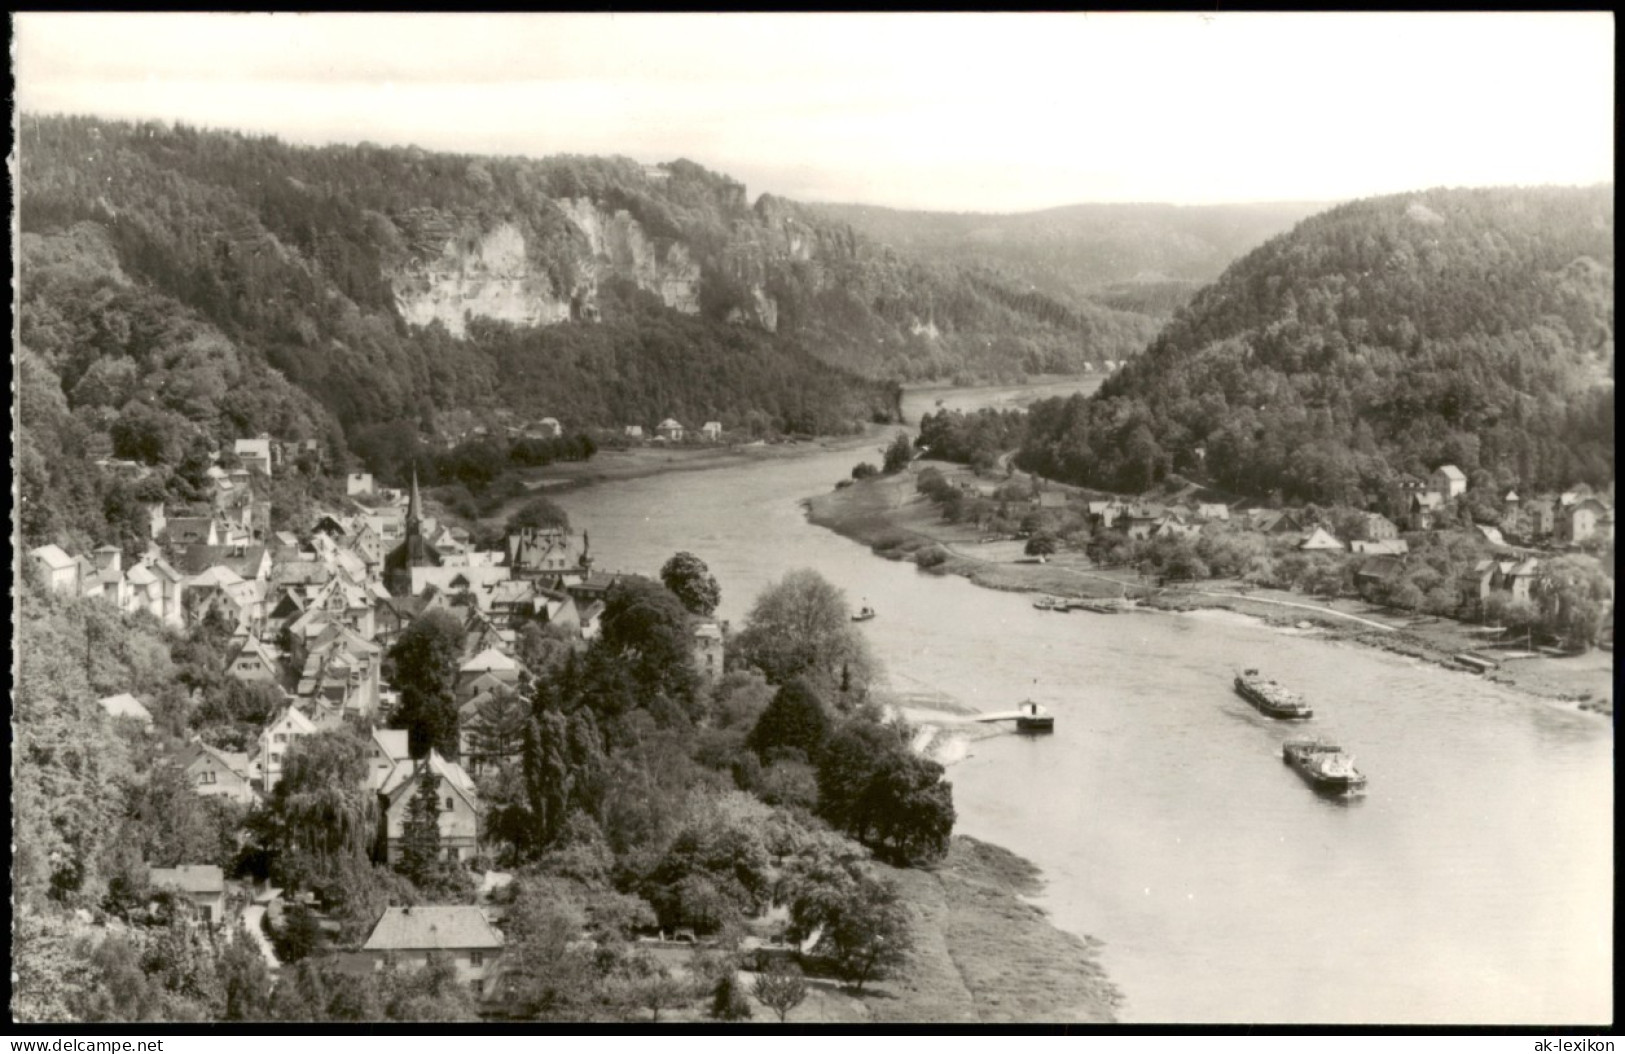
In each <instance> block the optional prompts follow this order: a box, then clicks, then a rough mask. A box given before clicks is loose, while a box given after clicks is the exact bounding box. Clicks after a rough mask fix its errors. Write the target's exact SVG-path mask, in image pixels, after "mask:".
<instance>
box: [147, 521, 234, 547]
mask: <svg viewBox="0 0 1625 1054" xmlns="http://www.w3.org/2000/svg"><path fill="white" fill-rule="evenodd" d="M159 541H161V542H162V543H163V544H164V545H166V546H181V545H207V546H216V545H219V544H220V524H219V522H218V521H216V520H215V518H214V517H213V516H171V517H170V518H169V519H168V520H166V521H165V523H164V529H163V531H162V533H161V535H160V537H159Z"/></svg>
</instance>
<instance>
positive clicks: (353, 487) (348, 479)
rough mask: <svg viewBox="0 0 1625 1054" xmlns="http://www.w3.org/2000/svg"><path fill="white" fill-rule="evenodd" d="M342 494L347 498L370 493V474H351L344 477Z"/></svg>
mask: <svg viewBox="0 0 1625 1054" xmlns="http://www.w3.org/2000/svg"><path fill="white" fill-rule="evenodd" d="M344 493H345V494H346V495H347V496H348V497H352V498H353V497H356V496H357V495H360V494H371V493H372V473H371V472H352V473H350V474H349V475H348V476H345V477H344Z"/></svg>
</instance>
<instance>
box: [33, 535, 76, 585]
mask: <svg viewBox="0 0 1625 1054" xmlns="http://www.w3.org/2000/svg"><path fill="white" fill-rule="evenodd" d="M28 558H29V559H30V560H32V561H33V562H34V566H35V567H37V568H39V571H40V577H41V578H42V579H43V580H44V582H45V588H47V589H49V590H50V591H51V592H53V593H63V594H66V595H68V596H77V595H78V593H79V562H78V561H77V560H75V559H74V558H73V557H71V556H69V555H68V553H67V551H66V550H64V549H63V548H62V547H61V546H58V545H42V546H40V547H39V548H38V549H32V550H30V551H29V553H28Z"/></svg>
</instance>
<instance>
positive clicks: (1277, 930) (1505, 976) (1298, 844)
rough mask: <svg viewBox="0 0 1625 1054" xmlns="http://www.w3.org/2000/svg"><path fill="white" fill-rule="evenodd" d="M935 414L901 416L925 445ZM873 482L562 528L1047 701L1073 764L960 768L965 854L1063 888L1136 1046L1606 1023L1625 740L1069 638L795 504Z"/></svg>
mask: <svg viewBox="0 0 1625 1054" xmlns="http://www.w3.org/2000/svg"><path fill="white" fill-rule="evenodd" d="M1002 392H1003V393H1004V397H1001V398H1000V399H999V401H1000V402H1006V401H1008V398H1007V397H1008V392H1009V390H1008V389H1005V390H1002ZM942 395H943V393H939V392H928V393H911V395H910V397H909V403H911V404H912V405H909V403H906V404H905V409H906V410H907V416H908V420H910V421H918V419H919V415H920V413H921V412H922V411H924V410H927V409H929V408H930V407H931V404H932V402H934V400H935V399H936V398H938V397H942ZM974 402H975V396H974V395H967V394H963V393H961V394H959V395H956V396H954V398H953V403H954V404H956V405H960V406H965V405H972V404H974ZM878 443H879V441H878V440H877V446H878ZM864 458H867V459H869V460H877V459H876V458H869V457H868V454H867V452H866V451H864V450H859V451H855V452H854V451H846V452H839V453H836V452H830V453H820V454H813V455H809V456H808V457H806V458H803V459H796V460H786V461H779V462H773V463H763V464H748V465H743V466H736V467H729V468H721V469H716V470H713V471H701V472H689V473H682V474H676V475H669V476H663V477H652V478H646V479H640V480H631V481H626V482H618V483H614V484H607V485H603V486H598V487H593V488H587V489H583V490H578V491H573V492H569V493H564V494H561V495H559V497H558V500H559V502H560V503H561V504H562V505H564V506H565V507H566V508H567V509H568V511H569V513H570V518H571V520H572V522H573V523H575V524H576V526H577V527H578V528H586V529H587V530H589V531H590V532H591V536H592V549H593V552H594V554H595V555H596V557H597V559H598V565H599V566H600V567H604V568H607V569H623V570H636V571H643V572H646V573H653V572H654V571H655V570H657V569H658V568H659V566H660V565H661V563H663V562H664V561H665V560H666V559H667V558H668V557H669V556H670V555H671V554H672V553H673V552H675V551H677V550H679V549H687V550H689V551H691V552H694V553H695V554H697V555H698V556H699V557H700V558H701V559H703V560H705V561H706V563H707V564H709V565H710V567H711V570H712V572H713V573H714V574H715V575H716V577H717V579H718V581H719V582H720V583H721V585H722V594H723V598H722V604H721V607H720V609H719V611H718V614H719V616H720V617H722V618H724V619H729V620H733V621H734V622H735V624H736V625H737V624H738V623H739V622H741V621H742V619H743V616H744V614H745V612H746V611H747V610H748V609H749V606H750V603H751V601H752V600H753V599H754V597H755V596H756V594H757V593H758V592H759V591H760V590H761V589H762V588H763V587H764V586H766V585H767V584H768V583H769V582H771V581H774V580H776V579H777V578H779V577H780V576H782V575H783V573H784V572H785V571H787V570H790V569H793V568H797V567H811V568H815V569H817V570H818V571H819V572H820V573H821V574H823V575H824V576H825V577H827V578H828V579H830V580H831V581H832V582H834V583H835V584H837V585H838V586H840V587H841V588H843V589H844V590H846V592H847V594H848V597H849V598H850V600H851V601H852V603H853V606H854V607H855V606H856V605H857V604H858V603H860V602H861V601H862V600H863V599H865V598H866V599H867V600H868V601H869V602H870V603H872V604H873V605H874V606H875V607H876V608H877V609H878V612H879V617H877V618H876V619H875V620H874V621H872V622H868V623H866V624H864V626H863V630H862V631H863V632H864V633H866V634H867V635H868V636H869V638H870V640H871V643H872V644H873V646H874V649H875V652H876V653H877V655H878V656H879V657H880V659H881V660H882V662H883V663H884V665H885V669H886V676H887V678H888V680H889V681H890V683H891V685H892V686H893V687H894V688H896V689H898V690H901V691H906V692H910V693H917V694H922V695H937V696H939V697H942V698H946V699H950V700H952V701H953V702H955V703H956V704H958V705H961V706H964V707H970V708H975V709H979V710H1004V709H1009V708H1010V706H1011V705H1012V704H1013V703H1015V702H1017V701H1019V700H1020V699H1022V698H1024V697H1026V696H1029V695H1030V696H1032V697H1034V698H1037V699H1039V700H1040V701H1042V702H1043V703H1045V704H1046V705H1047V706H1048V707H1049V709H1050V710H1051V711H1053V712H1054V713H1055V715H1056V731H1055V734H1054V735H1053V736H1048V737H1042V738H1028V737H1022V736H1018V735H1015V734H1013V733H1010V734H993V735H989V736H985V737H983V738H978V739H975V740H974V741H973V742H972V744H971V746H970V751H969V754H968V756H966V757H965V758H964V759H963V760H962V761H959V762H958V763H956V764H954V765H953V766H952V767H951V768H950V770H949V777H950V778H951V780H952V781H953V784H954V798H955V804H956V806H957V808H958V811H959V822H958V825H957V828H956V829H957V830H958V831H960V832H962V833H966V834H970V835H974V836H976V837H978V838H982V839H985V840H987V841H991V842H995V843H997V844H1000V845H1003V846H1005V847H1007V848H1009V849H1011V850H1013V851H1014V852H1017V853H1020V854H1021V855H1023V856H1026V857H1027V858H1029V859H1031V860H1032V861H1033V862H1034V863H1036V864H1037V865H1039V866H1040V867H1041V868H1042V869H1043V870H1044V873H1045V878H1046V879H1047V882H1048V885H1047V887H1046V890H1045V893H1044V894H1043V895H1042V896H1041V897H1040V898H1039V899H1038V903H1040V904H1041V905H1042V906H1044V907H1045V908H1046V909H1047V910H1048V911H1049V912H1050V913H1051V917H1052V918H1053V919H1054V921H1055V923H1056V924H1057V925H1059V926H1061V927H1062V928H1064V929H1068V930H1071V931H1073V932H1076V933H1079V934H1090V935H1093V936H1096V937H1099V938H1101V939H1102V940H1103V941H1104V942H1105V947H1104V950H1103V953H1102V954H1103V962H1104V965H1105V967H1106V969H1107V971H1108V972H1109V973H1110V975H1111V977H1112V979H1113V980H1114V981H1115V982H1116V984H1117V985H1118V986H1119V987H1120V988H1121V989H1122V990H1123V993H1124V996H1125V1003H1124V1005H1123V1007H1122V1008H1121V1011H1120V1016H1121V1018H1122V1019H1123V1020H1125V1021H1131V1022H1160V1021H1167V1022H1211V1023H1229V1022H1260V1023H1264V1022H1287V1023H1304V1024H1310V1023H1339V1022H1341V1023H1382V1022H1386V1023H1406V1024H1462V1023H1477V1024H1509V1023H1520V1024H1548V1023H1601V1022H1608V1021H1611V1020H1612V1017H1613V1007H1612V982H1613V958H1612V954H1613V953H1612V933H1613V914H1612V913H1613V884H1614V874H1613V734H1612V726H1611V722H1610V721H1609V720H1608V719H1606V718H1600V717H1597V716H1595V715H1588V714H1581V713H1577V712H1575V711H1573V710H1571V709H1568V708H1565V707H1560V706H1557V705H1552V704H1547V703H1543V702H1540V701H1536V700H1532V699H1531V698H1529V697H1527V696H1522V695H1518V694H1516V693H1513V692H1510V691H1507V690H1505V689H1502V688H1499V687H1498V686H1496V685H1493V684H1489V683H1486V682H1484V681H1481V680H1478V679H1476V678H1473V677H1471V676H1469V675H1466V674H1462V673H1457V672H1453V671H1449V670H1444V669H1441V668H1438V667H1434V666H1431V665H1427V664H1423V663H1420V662H1416V661H1412V660H1408V659H1404V658H1400V657H1398V656H1394V655H1391V654H1388V653H1386V652H1382V651H1377V650H1374V649H1366V648H1361V647H1359V646H1357V645H1351V644H1336V643H1332V642H1328V641H1325V640H1321V639H1318V638H1316V637H1314V636H1312V635H1308V634H1294V633H1287V632H1282V631H1280V630H1275V629H1271V628H1268V627H1266V626H1264V625H1263V624H1262V623H1259V622H1257V621H1254V620H1251V619H1248V618H1245V617H1242V616H1237V615H1233V614H1230V613H1225V612H1202V613H1196V614H1189V615H1173V614H1160V613H1150V612H1135V613H1128V614H1122V615H1113V616H1105V615H1091V614H1086V613H1072V614H1066V615H1054V614H1049V613H1044V612H1039V611H1036V610H1034V609H1033V608H1032V606H1031V598H1030V597H1029V596H1026V595H1023V594H1013V593H1000V592H995V591H991V590H986V589H982V588H980V587H977V586H973V585H971V584H970V583H969V582H967V581H965V580H964V579H960V578H954V577H946V578H939V577H935V576H931V575H926V574H922V573H920V572H918V571H916V570H915V569H914V568H913V566H912V565H909V564H901V563H892V562H889V561H885V560H882V559H879V558H877V557H875V556H873V555H871V554H870V553H869V551H868V550H867V549H865V548H864V547H862V546H860V545H858V544H856V543H854V542H850V541H848V540H846V539H844V538H841V537H839V536H837V535H835V534H833V533H831V532H829V531H826V530H823V529H821V528H818V527H814V526H811V525H809V524H808V523H807V522H806V520H805V517H804V514H803V512H802V509H801V507H800V504H799V503H800V500H801V499H803V498H805V497H807V496H810V495H812V494H816V493H820V492H822V491H825V490H827V489H828V488H829V487H831V486H832V485H833V484H834V482H835V481H836V480H838V479H840V478H842V477H844V476H846V475H847V473H848V471H849V470H850V468H851V466H852V465H853V464H854V463H856V462H857V461H858V460H860V459H864ZM1242 665H1257V666H1260V667H1262V668H1264V669H1265V671H1266V672H1268V673H1269V674H1272V675H1274V676H1277V677H1279V678H1280V679H1282V680H1284V681H1286V682H1288V683H1290V684H1292V685H1293V686H1294V687H1296V688H1298V689H1300V690H1301V691H1303V693H1304V694H1305V695H1307V696H1308V697H1309V698H1310V699H1311V700H1312V701H1313V703H1314V704H1315V708H1316V718H1315V719H1314V720H1313V721H1312V722H1310V723H1309V726H1308V727H1305V728H1295V727H1288V726H1287V725H1284V724H1281V723H1278V722H1274V721H1271V720H1269V719H1267V718H1265V717H1263V716H1262V715H1260V714H1258V713H1257V712H1255V711H1254V710H1252V709H1251V708H1250V707H1248V706H1247V705H1246V704H1245V703H1244V702H1243V701H1242V700H1241V699H1240V698H1238V697H1237V696H1236V695H1235V694H1234V693H1233V692H1232V690H1231V688H1230V680H1231V677H1232V675H1233V671H1234V670H1235V668H1237V667H1238V666H1242ZM949 720H951V719H949ZM978 727H981V726H978ZM1304 731H1313V732H1317V733H1320V734H1323V735H1327V736H1331V737H1334V738H1336V739H1338V740H1340V741H1341V743H1342V744H1343V746H1344V747H1345V748H1347V749H1349V750H1350V751H1351V752H1353V753H1354V754H1355V755H1356V757H1357V759H1358V762H1359V765H1360V767H1361V769H1362V770H1363V771H1364V772H1365V773H1366V775H1367V776H1368V777H1369V779H1370V789H1369V792H1368V793H1367V795H1366V796H1365V797H1364V798H1363V799H1358V800H1355V801H1352V802H1348V803H1338V802H1335V801H1328V800H1325V799H1322V798H1320V797H1318V796H1317V795H1315V794H1314V793H1312V792H1311V790H1310V789H1309V788H1308V787H1307V786H1306V785H1305V784H1304V783H1303V782H1302V781H1301V780H1299V778H1298V777H1297V776H1296V774H1295V773H1293V772H1292V771H1291V770H1290V769H1288V768H1287V767H1286V766H1284V765H1283V764H1282V763H1281V761H1280V744H1281V742H1282V741H1283V740H1284V739H1285V738H1287V737H1288V736H1289V735H1291V734H1297V733H1300V732H1304Z"/></svg>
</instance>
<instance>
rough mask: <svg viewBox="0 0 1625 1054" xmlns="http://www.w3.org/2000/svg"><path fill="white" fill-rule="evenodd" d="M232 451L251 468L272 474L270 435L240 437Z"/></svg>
mask: <svg viewBox="0 0 1625 1054" xmlns="http://www.w3.org/2000/svg"><path fill="white" fill-rule="evenodd" d="M232 453H234V454H236V455H237V460H239V461H241V462H242V463H243V465H244V466H245V467H247V468H250V469H255V470H258V471H260V472H263V473H264V474H265V475H267V476H269V475H270V474H271V439H270V437H269V436H260V437H259V438H258V439H239V440H237V442H236V443H235V444H234V445H233V446H232Z"/></svg>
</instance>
